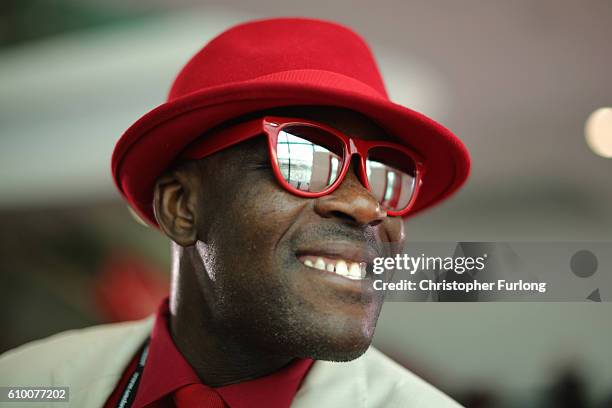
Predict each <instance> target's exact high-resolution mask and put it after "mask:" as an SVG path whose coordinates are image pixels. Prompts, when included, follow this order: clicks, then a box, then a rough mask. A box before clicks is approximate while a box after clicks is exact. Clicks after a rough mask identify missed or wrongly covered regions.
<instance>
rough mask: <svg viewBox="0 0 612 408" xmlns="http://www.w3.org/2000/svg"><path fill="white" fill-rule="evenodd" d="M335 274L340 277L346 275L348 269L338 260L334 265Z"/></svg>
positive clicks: (344, 263)
mask: <svg viewBox="0 0 612 408" xmlns="http://www.w3.org/2000/svg"><path fill="white" fill-rule="evenodd" d="M336 273H337V274H338V275H342V276H346V275H348V267H347V266H346V262H344V261H343V260H340V261H338V262H337V263H336Z"/></svg>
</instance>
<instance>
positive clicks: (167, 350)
mask: <svg viewBox="0 0 612 408" xmlns="http://www.w3.org/2000/svg"><path fill="white" fill-rule="evenodd" d="M468 167H469V159H468V155H467V152H466V151H465V148H464V147H463V145H462V144H461V142H460V141H459V140H458V139H457V138H456V137H455V136H454V135H452V134H451V133H450V132H449V131H448V130H447V129H445V128H443V127H442V126H440V125H438V124H437V123H435V122H433V121H432V120H430V119H428V118H426V117H424V116H422V115H421V114H418V113H416V112H414V111H411V110H409V109H407V108H404V107H401V106H398V105H396V104H394V103H392V102H390V101H389V100H388V98H387V96H386V92H385V90H384V86H383V83H382V80H381V78H380V75H379V73H378V70H377V67H376V64H375V62H374V60H373V58H372V55H371V53H370V51H369V49H368V47H367V45H366V44H365V43H364V42H363V40H362V39H361V38H360V37H358V36H357V35H356V34H355V33H353V32H352V31H350V30H349V29H347V28H345V27H342V26H339V25H337V24H334V23H329V22H324V21H319V20H310V19H273V20H263V21H256V22H251V23H247V24H242V25H239V26H237V27H234V28H232V29H230V30H228V31H226V32H225V33H223V34H221V35H220V36H218V37H217V38H215V39H214V40H212V41H211V42H210V43H209V44H208V45H206V47H204V48H203V49H202V50H201V51H200V52H199V53H198V54H196V55H195V56H194V57H193V58H192V60H191V61H190V62H189V63H188V64H187V65H186V66H185V67H184V68H183V70H182V71H181V72H180V73H179V75H178V77H177V79H176V80H175V83H174V85H173V86H172V89H171V92H170V96H169V100H168V102H167V103H165V104H164V105H162V106H160V107H158V108H156V109H154V110H153V111H151V112H149V113H148V114H147V115H145V116H144V117H143V118H141V119H140V120H139V121H138V122H136V123H135V124H134V125H133V126H132V127H131V128H130V129H128V130H127V131H126V133H125V134H124V135H123V136H122V138H121V139H120V141H119V142H118V144H117V146H116V148H115V152H114V155H113V164H112V168H113V175H114V177H115V180H116V182H117V186H118V188H119V190H120V191H121V193H122V195H123V196H124V198H125V199H126V200H127V201H128V202H129V203H130V205H131V206H132V208H133V209H134V210H135V211H136V212H137V213H138V214H139V215H140V216H141V217H142V218H143V219H144V220H146V221H147V222H149V223H150V224H151V225H153V226H155V227H158V228H159V229H160V230H161V231H162V232H163V233H164V234H166V235H167V236H168V237H169V238H170V239H171V241H172V251H173V252H172V257H173V267H172V285H171V293H170V297H169V300H167V301H164V302H163V303H162V305H161V306H160V308H159V311H158V313H157V315H156V316H155V318H154V319H153V318H150V319H146V320H145V321H141V322H130V323H123V324H116V325H107V326H100V327H96V328H91V329H85V330H81V331H74V332H70V333H66V334H60V335H57V336H54V337H52V338H50V339H49V340H45V341H42V342H35V343H33V344H31V345H26V346H23V347H21V348H19V349H17V350H14V351H11V352H8V353H6V354H5V355H4V356H3V357H2V359H1V360H0V370H1V371H0V379H1V380H2V381H1V385H11V386H24V385H48V386H69V387H70V393H71V394H70V400H71V404H72V405H73V406H78V407H102V406H103V407H116V406H120V407H127V406H132V407H172V406H178V407H231V408H236V407H289V406H292V407H315V406H316V407H456V406H458V405H457V404H456V403H455V402H454V401H452V400H451V399H450V398H448V397H447V396H445V395H444V394H442V393H441V392H440V391H438V390H436V389H434V388H433V387H432V386H430V385H428V384H427V383H425V382H424V381H422V380H420V379H419V378H418V377H416V376H415V375H414V374H412V373H410V372H409V371H407V370H405V369H403V368H401V367H400V366H399V365H397V364H395V363H393V362H392V361H390V360H389V359H388V358H387V357H385V356H384V355H382V354H381V353H380V352H378V351H376V350H375V349H373V348H372V347H370V343H371V340H372V336H373V334H374V328H375V326H376V321H377V319H378V315H379V312H380V309H381V306H382V301H383V298H382V295H381V293H380V292H376V291H374V290H373V288H372V284H371V282H372V273H371V271H370V270H369V267H370V266H371V263H372V260H373V258H374V257H378V256H392V255H393V254H394V253H395V252H397V251H398V250H399V249H400V248H401V246H402V244H403V238H404V232H403V217H405V216H406V215H408V214H414V213H415V212H417V211H419V210H422V209H424V208H427V207H430V206H432V205H433V204H435V203H437V202H439V201H440V200H442V199H443V198H445V197H447V196H448V195H449V194H451V193H452V192H453V191H455V190H457V189H458V188H459V187H460V185H461V184H462V183H463V182H464V180H465V179H466V177H467V173H468Z"/></svg>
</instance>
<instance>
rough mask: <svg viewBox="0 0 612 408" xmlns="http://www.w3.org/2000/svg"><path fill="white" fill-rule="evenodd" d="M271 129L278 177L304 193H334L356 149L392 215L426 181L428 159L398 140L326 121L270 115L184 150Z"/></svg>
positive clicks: (405, 207)
mask: <svg viewBox="0 0 612 408" xmlns="http://www.w3.org/2000/svg"><path fill="white" fill-rule="evenodd" d="M260 135H266V136H267V139H268V147H269V156H270V161H271V164H272V170H273V172H274V175H275V176H276V179H277V180H278V182H279V183H280V184H281V185H282V186H283V187H284V188H285V189H287V190H288V191H289V192H291V193H293V194H295V195H298V196H300V197H309V198H314V197H320V196H323V195H326V194H330V193H331V192H332V191H334V190H335V189H336V188H338V186H340V184H341V183H342V180H344V177H345V176H346V174H347V172H348V170H349V167H350V164H351V159H352V157H353V155H357V156H359V168H358V170H357V175H358V176H359V179H360V181H361V183H362V184H363V185H364V186H365V188H366V189H367V190H368V191H369V192H370V193H371V194H372V195H373V196H374V197H376V199H377V200H378V202H379V203H380V204H381V205H382V207H383V208H384V209H385V210H386V211H387V215H389V216H404V215H406V214H407V213H408V212H409V211H410V208H411V207H412V205H413V203H414V202H415V199H416V196H417V194H418V191H419V188H420V186H421V182H422V176H423V171H424V166H423V161H422V160H421V159H420V158H419V156H418V155H417V154H416V153H414V152H413V151H411V150H410V149H408V148H406V147H405V146H402V145H400V144H397V143H392V142H386V141H382V140H363V139H358V138H352V137H349V136H347V135H345V134H344V133H341V132H339V131H338V130H336V129H333V128H331V127H328V126H325V125H323V124H321V123H317V122H312V121H309V120H304V119H294V118H281V117H271V116H268V117H265V118H259V119H255V120H251V121H248V122H243V123H240V124H238V125H234V126H231V127H229V128H224V129H221V130H218V131H216V132H213V133H212V134H210V135H208V136H207V137H205V138H201V139H199V140H197V141H196V142H195V143H193V144H192V145H190V146H189V147H188V148H187V149H186V150H185V152H183V154H182V155H181V158H182V159H201V158H204V157H206V156H209V155H211V154H213V153H216V152H218V151H220V150H223V149H225V148H228V147H230V146H233V145H235V144H237V143H240V142H243V141H245V140H247V139H250V138H253V137H256V136H260Z"/></svg>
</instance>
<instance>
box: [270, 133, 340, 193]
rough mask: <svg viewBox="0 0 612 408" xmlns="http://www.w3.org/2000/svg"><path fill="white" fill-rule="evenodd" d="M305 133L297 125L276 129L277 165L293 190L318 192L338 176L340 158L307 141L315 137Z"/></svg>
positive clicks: (324, 148) (326, 149)
mask: <svg viewBox="0 0 612 408" xmlns="http://www.w3.org/2000/svg"><path fill="white" fill-rule="evenodd" d="M307 130H308V129H307ZM295 133H297V134H300V136H304V137H300V136H296V134H295ZM305 133H308V132H304V129H296V128H288V129H285V130H282V131H281V132H279V134H278V142H277V145H276V155H277V160H278V167H279V169H280V172H281V174H282V176H283V178H284V179H285V180H286V181H287V182H288V183H289V184H290V185H292V186H293V187H295V188H296V189H298V190H301V191H308V192H320V191H323V190H324V189H325V188H327V187H329V186H330V185H331V184H332V183H333V182H334V181H335V180H336V179H337V178H338V173H339V172H340V169H341V157H340V156H339V155H338V154H335V153H333V152H332V151H330V150H329V149H328V148H326V147H323V146H321V145H320V144H318V143H314V142H313V141H311V140H309V139H316V137H313V138H310V137H309V135H308V134H305ZM305 137H309V138H308V139H306V138H305ZM330 148H332V147H330Z"/></svg>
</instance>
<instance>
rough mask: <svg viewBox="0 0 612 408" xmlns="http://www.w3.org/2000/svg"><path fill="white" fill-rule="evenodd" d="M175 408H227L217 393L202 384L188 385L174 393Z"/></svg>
mask: <svg viewBox="0 0 612 408" xmlns="http://www.w3.org/2000/svg"><path fill="white" fill-rule="evenodd" d="M173 399H174V404H175V405H176V407H177V408H227V405H225V402H223V400H222V399H221V397H220V396H219V394H217V391H215V390H213V389H212V388H210V387H208V386H206V385H204V384H189V385H186V386H184V387H182V388H179V389H178V390H177V391H175V393H174V395H173Z"/></svg>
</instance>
